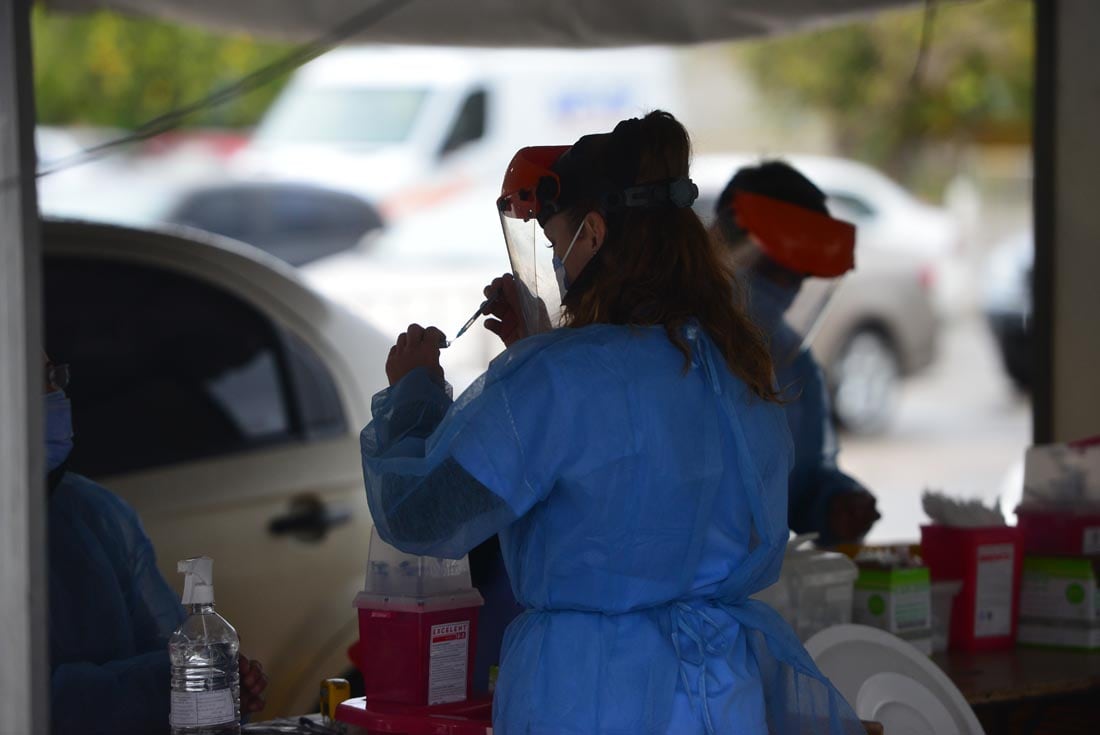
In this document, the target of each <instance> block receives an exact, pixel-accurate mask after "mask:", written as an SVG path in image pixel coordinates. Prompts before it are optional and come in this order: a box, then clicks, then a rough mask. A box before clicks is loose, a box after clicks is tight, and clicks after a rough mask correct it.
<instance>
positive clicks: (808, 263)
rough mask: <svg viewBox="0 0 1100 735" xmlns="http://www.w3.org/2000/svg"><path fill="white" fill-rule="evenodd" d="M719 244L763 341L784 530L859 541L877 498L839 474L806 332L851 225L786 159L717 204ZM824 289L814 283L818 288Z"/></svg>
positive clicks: (753, 172) (849, 257) (842, 269)
mask: <svg viewBox="0 0 1100 735" xmlns="http://www.w3.org/2000/svg"><path fill="white" fill-rule="evenodd" d="M716 215H717V219H716V222H715V228H716V230H717V233H716V234H717V236H718V239H719V240H720V241H722V242H724V243H725V244H726V245H727V246H728V247H729V249H730V251H731V253H732V255H733V258H734V262H735V263H736V268H737V273H738V276H739V277H740V279H741V281H742V283H743V284H744V285H745V287H746V291H747V297H748V301H749V314H750V316H751V317H752V318H753V320H754V321H755V322H756V323H757V324H758V325H760V327H761V328H763V329H764V331H765V332H766V333H767V334H768V337H769V348H770V351H771V355H772V360H773V362H774V364H775V372H776V377H777V380H778V384H779V388H780V391H781V393H782V397H783V400H784V402H785V411H786V416H787V424H788V426H789V427H790V430H791V437H792V439H793V440H794V449H795V462H794V469H793V470H792V471H791V476H790V486H789V505H788V510H787V512H788V523H789V524H790V527H791V529H792V530H793V531H795V532H796V533H815V532H816V533H817V534H819V536H818V542H819V543H820V544H822V545H831V544H835V543H843V542H856V541H859V540H860V539H862V538H863V536H864V535H866V534H867V532H868V531H869V530H870V529H871V526H872V525H873V524H874V523H875V521H877V520H878V519H879V514H878V511H877V509H876V504H875V498H874V496H873V495H872V494H871V493H870V492H868V490H867V489H866V488H864V487H863V485H861V484H860V483H859V482H858V481H857V480H855V479H854V478H852V477H851V476H849V475H847V474H845V473H844V472H843V471H841V470H840V468H839V467H837V452H838V447H837V442H836V436H835V432H834V429H833V424H832V414H831V411H830V406H829V394H828V391H827V389H826V385H825V379H824V376H823V375H822V372H821V368H820V367H819V366H818V364H817V362H816V361H815V360H814V358H813V355H812V354H811V353H810V350H809V345H808V343H807V342H808V340H807V339H806V337H805V335H812V333H813V328H812V327H813V325H814V324H816V322H817V320H818V319H819V318H820V317H821V316H822V315H823V314H824V307H825V304H826V301H827V299H828V295H829V294H830V293H831V288H832V287H834V286H835V284H836V283H837V282H839V278H840V277H841V276H843V274H844V273H846V272H847V271H849V270H851V269H852V268H853V267H854V265H855V263H854V246H855V228H854V227H853V226H852V225H850V224H848V223H847V222H842V221H840V220H836V219H833V218H832V217H830V216H829V210H828V209H827V207H826V206H825V194H824V193H823V192H822V191H821V190H820V189H818V188H817V187H816V186H814V184H813V183H812V182H811V181H810V180H809V179H807V178H806V177H805V176H803V175H802V174H801V173H799V172H798V171H797V170H795V169H794V168H793V167H791V166H789V165H788V164H786V163H784V162H782V161H765V162H763V163H760V164H759V165H756V166H747V167H745V168H742V169H740V170H739V171H738V172H737V173H736V174H735V175H734V177H733V178H732V179H731V180H730V182H729V184H727V185H726V188H725V190H724V191H723V192H722V194H721V196H720V197H719V198H718V202H717V205H716ZM808 279H832V283H831V284H830V285H829V286H825V287H823V288H822V289H820V290H821V291H823V293H824V295H823V297H822V298H821V299H820V300H819V302H818V303H817V304H816V305H815V306H816V308H815V309H813V310H812V311H813V312H814V313H813V317H812V318H810V319H808V320H806V321H807V324H806V325H804V328H803V329H802V330H801V331H800V330H798V329H795V328H794V327H792V325H791V324H790V323H789V321H788V320H787V319H786V318H785V315H786V314H787V311H788V309H789V307H790V306H791V304H792V303H793V302H794V300H795V298H796V297H797V296H798V295H799V293H800V291H802V290H803V285H804V284H805V283H806V282H807V280H808ZM818 285H820V284H818Z"/></svg>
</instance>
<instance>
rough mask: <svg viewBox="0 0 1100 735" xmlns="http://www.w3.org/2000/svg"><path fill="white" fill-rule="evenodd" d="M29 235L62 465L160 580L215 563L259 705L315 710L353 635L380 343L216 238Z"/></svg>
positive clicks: (292, 281)
mask: <svg viewBox="0 0 1100 735" xmlns="http://www.w3.org/2000/svg"><path fill="white" fill-rule="evenodd" d="M42 240H43V248H44V253H45V260H44V291H45V307H46V333H45V339H46V346H47V349H48V350H49V352H50V354H51V356H52V357H53V358H54V359H55V360H57V361H58V362H66V363H69V364H70V365H71V369H72V375H73V377H72V382H71V384H70V387H69V393H70V395H71V397H72V401H73V421H74V429H75V448H74V450H73V453H72V455H71V458H70V465H69V466H70V468H71V469H72V470H73V471H75V472H79V473H81V474H84V475H87V476H89V477H91V478H93V479H95V480H97V481H98V482H101V483H102V484H103V485H105V486H106V487H108V488H110V489H111V490H113V491H114V492H116V493H118V494H119V495H120V496H122V497H123V498H125V499H126V500H127V501H128V502H130V503H131V504H132V505H133V506H134V507H135V508H136V509H137V511H138V513H139V514H140V515H141V518H142V521H143V523H144V525H145V528H146V530H147V531H148V533H149V536H150V537H151V538H152V540H153V544H154V547H155V549H156V554H157V560H158V566H159V568H160V570H161V572H162V573H163V574H164V575H165V578H166V579H168V580H169V582H170V583H171V584H173V585H174V586H175V587H176V588H177V589H178V588H179V587H180V580H179V575H178V574H177V573H176V562H177V560H179V559H183V558H187V557H192V556H197V555H207V556H210V557H212V558H213V559H214V560H215V566H214V570H215V574H216V589H217V594H218V608H219V610H220V611H221V612H222V613H224V614H225V616H226V617H227V618H228V619H229V620H230V621H232V623H233V624H234V625H235V626H236V627H237V629H238V631H239V632H240V634H241V638H242V640H243V645H244V646H245V650H247V651H248V653H249V655H250V656H253V657H255V658H257V659H259V660H261V661H262V662H263V663H264V666H265V669H266V670H267V672H268V675H269V677H270V682H271V683H270V686H269V688H268V707H267V709H266V710H264V715H265V716H275V715H290V714H297V713H301V712H308V711H311V710H312V709H315V708H316V697H317V688H316V687H317V682H318V681H319V680H320V679H322V678H324V677H328V676H333V675H336V674H339V673H341V672H345V671H348V670H349V669H350V668H351V667H350V665H349V662H348V659H347V648H348V646H349V645H351V644H352V643H353V642H354V641H355V640H357V638H358V628H357V622H356V617H355V615H354V610H353V609H352V606H351V601H352V599H353V598H354V596H355V593H356V591H357V590H359V589H360V588H361V585H362V582H363V574H364V572H365V560H366V556H367V545H368V540H369V537H370V526H371V520H370V514H369V510H368V506H367V502H366V497H365V494H364V490H363V479H362V474H361V468H360V460H359V441H358V437H359V431H360V429H361V428H362V426H364V425H365V424H366V423H367V421H368V420H369V418H370V416H369V413H370V411H369V409H370V399H371V396H372V394H373V393H375V392H376V391H377V390H379V389H381V388H383V387H384V386H385V385H386V383H387V381H386V377H385V374H384V362H385V358H386V354H387V351H388V349H389V346H390V344H391V342H390V341H389V340H388V339H386V338H384V337H383V336H382V335H380V334H379V333H378V331H377V330H375V329H373V328H371V327H370V326H368V325H367V324H366V323H364V322H363V321H362V320H360V319H358V318H356V317H355V316H353V315H351V314H349V313H348V312H347V311H345V310H344V309H342V308H341V307H339V306H337V305H336V304H334V303H332V302H331V301H329V300H327V299H325V298H324V297H322V296H320V295H318V294H317V293H316V292H314V291H313V290H311V289H310V288H309V287H308V286H307V285H306V284H304V283H303V282H302V280H301V279H300V278H299V276H298V275H297V273H296V272H295V271H294V269H292V268H290V267H288V266H286V265H284V264H283V263H281V262H280V261H278V260H276V259H275V258H273V257H270V256H267V255H265V254H264V253H262V252H261V251H259V250H257V249H255V248H252V247H249V246H247V245H243V244H240V243H235V242H233V241H230V240H227V239H224V238H218V237H213V236H208V235H203V234H201V233H196V232H194V231H184V230H177V231H172V230H164V231H148V230H137V229H130V228H123V227H115V226H109V225H98V224H89V223H82V222H67V221H51V220H47V221H45V222H44V223H43V229H42Z"/></svg>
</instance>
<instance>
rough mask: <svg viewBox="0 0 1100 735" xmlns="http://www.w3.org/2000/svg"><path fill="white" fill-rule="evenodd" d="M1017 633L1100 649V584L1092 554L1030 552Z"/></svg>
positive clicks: (1030, 639)
mask: <svg viewBox="0 0 1100 735" xmlns="http://www.w3.org/2000/svg"><path fill="white" fill-rule="evenodd" d="M1016 639H1017V640H1018V641H1019V642H1020V643H1023V644H1028V645H1037V646H1054V647H1057V648H1078V649H1087V650H1094V649H1100V587H1098V586H1097V573H1096V568H1095V567H1094V566H1093V561H1092V560H1091V559H1085V558H1079V557H1057V556H1028V557H1024V573H1023V581H1022V583H1021V585H1020V624H1019V629H1018V631H1017V634H1016Z"/></svg>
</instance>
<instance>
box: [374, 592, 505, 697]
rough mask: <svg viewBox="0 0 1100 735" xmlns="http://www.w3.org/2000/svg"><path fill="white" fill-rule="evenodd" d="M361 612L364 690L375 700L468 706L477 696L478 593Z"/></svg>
mask: <svg viewBox="0 0 1100 735" xmlns="http://www.w3.org/2000/svg"><path fill="white" fill-rule="evenodd" d="M362 597H363V596H362V595H361V597H360V599H357V601H356V607H358V608H359V646H358V652H359V656H360V660H359V661H358V662H357V664H358V666H359V670H360V671H361V672H362V673H363V690H364V693H365V694H366V696H367V698H368V699H369V700H370V701H371V703H372V706H373V704H374V703H375V702H387V703H394V704H404V705H412V706H416V707H427V706H434V705H440V704H450V703H456V702H464V701H466V700H468V699H469V698H470V696H471V694H472V688H473V671H474V655H475V652H476V650H477V618H478V612H479V608H480V606H481V605H482V604H483V603H482V599H481V596H480V595H479V594H478V593H477V592H476V591H472V590H471V591H470V593H468V594H465V595H457V596H452V597H450V598H443V599H440V600H432V599H431V598H429V599H427V600H423V601H420V602H419V603H418V604H413V603H409V604H402V603H401V602H400V601H395V599H394V598H390V599H387V600H384V601H383V602H380V603H373V602H371V601H369V600H363V599H361V598H362Z"/></svg>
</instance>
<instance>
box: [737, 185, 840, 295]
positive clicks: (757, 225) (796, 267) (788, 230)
mask: <svg viewBox="0 0 1100 735" xmlns="http://www.w3.org/2000/svg"><path fill="white" fill-rule="evenodd" d="M732 207H733V217H734V221H735V222H736V223H737V225H738V227H740V228H741V229H742V230H745V231H746V232H749V233H751V234H752V235H753V236H754V237H755V239H756V241H757V242H758V244H759V245H760V248H761V250H762V251H763V252H764V254H765V255H767V256H768V257H769V258H771V259H772V260H774V261H775V262H776V263H778V264H779V265H781V266H783V267H784V268H787V269H789V270H792V271H794V272H796V273H801V274H803V275H807V276H816V277H818V278H836V277H837V276H841V275H843V274H845V273H847V272H848V271H850V270H852V269H853V268H854V267H855V245H856V228H855V225H853V224H851V223H850V222H845V221H843V220H839V219H834V218H832V217H829V216H828V215H824V214H819V213H817V212H813V211H811V210H809V209H804V208H802V207H799V206H796V205H794V204H788V203H787V202H782V201H779V200H778V199H773V198H771V197H767V196H762V195H760V194H753V193H751V192H747V191H739V192H737V193H736V194H735V195H734V197H733V203H732Z"/></svg>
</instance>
